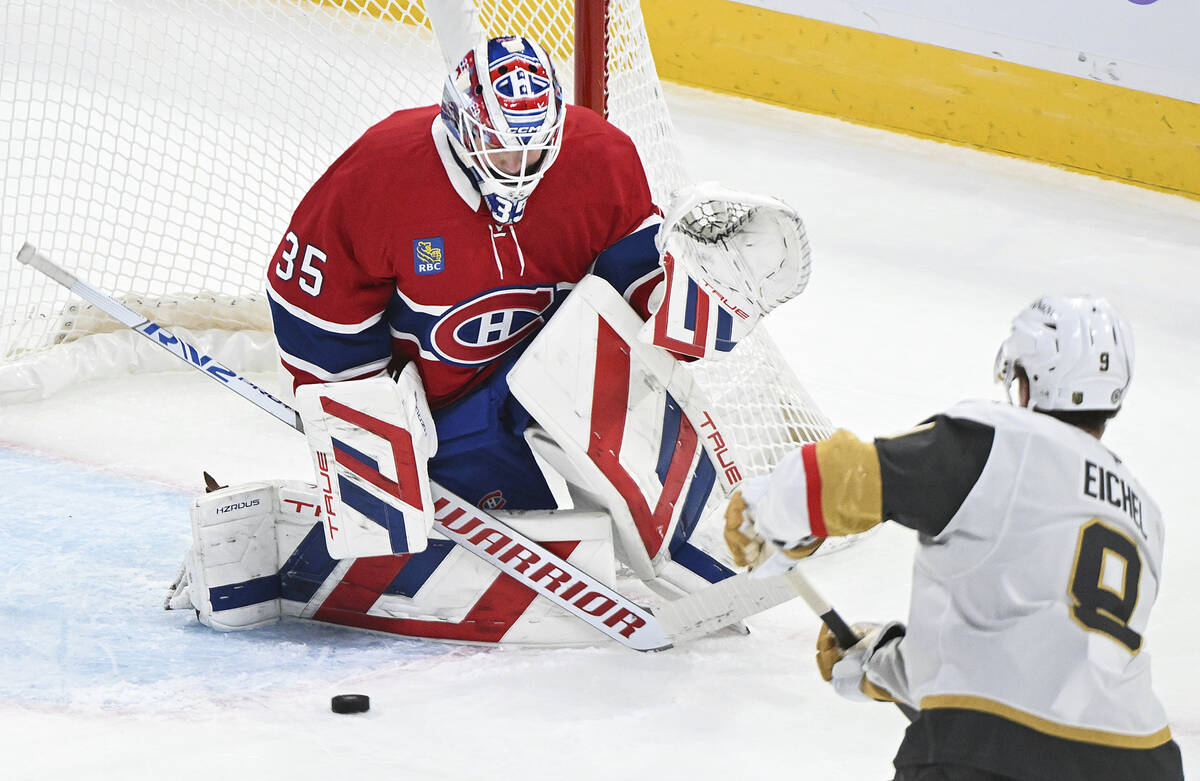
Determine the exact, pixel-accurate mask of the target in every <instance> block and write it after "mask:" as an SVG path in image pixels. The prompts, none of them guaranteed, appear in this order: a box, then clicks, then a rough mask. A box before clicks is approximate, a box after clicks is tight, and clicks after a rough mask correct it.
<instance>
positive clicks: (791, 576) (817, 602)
mask: <svg viewBox="0 0 1200 781" xmlns="http://www.w3.org/2000/svg"><path fill="white" fill-rule="evenodd" d="M783 568H786V571H785V572H783V574H782V575H768V574H766V573H769V572H772V571H776V572H777V571H778V570H780V569H783ZM756 572H760V573H763V574H762V575H761V576H760V577H762V579H763V580H772V579H777V578H784V579H786V580H787V583H788V586H789V587H790V588H792V589H793V590H794V592H795V595H796V596H798V597H800V599H802V600H804V604H806V605H808V609H809V610H811V611H812V612H813V613H815V614H816V616H817V618H819V619H821V623H823V624H825V626H827V627H829V631H830V632H832V633H833V639H834V640H836V641H837V644H838V648H841V649H842V650H843V651H845V650H847V649H849V648H851V647H852V646H854V645H856V644H857V643H858V641H859V640H861V639H862V638H861V637H859V636H858V634H857V633H856V632H855V631H854V630H853V629H851V628H850V625H849V624H847V623H846V621H845V619H843V618H842V616H841V614H840V613H838V612H837V610H835V609H834V607H833V605H831V604H829V602H828V600H826V599H825V597H823V596H821V594H820V592H818V591H817V589H816V587H815V586H814V585H813V584H812V582H811V581H809V579H808V578H806V577H804V573H802V572H800V568H799V567H797V566H796V560H795V559H792V558H790V557H788V556H787V555H786V554H784V553H782V552H778V553H776V554H775V555H774V556H772V557H771V558H769V559H767V560H766V561H765V562H763V563H762V564H761V565H760V566H759V568H758V569H757V570H756ZM751 577H752V578H753V577H754V575H751ZM896 707H897V708H899V709H900V712H901V713H903V714H904V715H905V716H906V717H907V718H908V720H909V721H913V720H915V719H916V718H917V714H918V713H919V711H917V710H916V709H915V708H913V707H912V706H910V705H907V704H906V703H903V702H900V701H899V700H896Z"/></svg>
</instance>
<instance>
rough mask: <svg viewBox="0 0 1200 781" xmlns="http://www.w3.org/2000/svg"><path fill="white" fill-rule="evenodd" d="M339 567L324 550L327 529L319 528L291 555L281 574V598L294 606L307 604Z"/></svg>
mask: <svg viewBox="0 0 1200 781" xmlns="http://www.w3.org/2000/svg"><path fill="white" fill-rule="evenodd" d="M336 566H337V560H336V559H333V558H331V557H330V556H329V549H328V548H327V547H326V546H325V526H324V525H323V524H320V523H318V524H316V525H315V526H313V527H312V528H311V529H309V530H308V534H306V535H304V539H303V540H301V541H300V544H299V545H297V546H296V550H294V551H292V555H291V556H289V557H288V560H287V561H285V562H284V563H283V568H282V569H281V570H279V595H280V596H281V597H283V598H284V599H290V600H293V601H295V602H308V601H309V600H310V599H312V597H313V594H315V593H317V589H319V588H320V587H321V584H322V583H324V582H325V579H326V578H328V577H329V575H330V573H332V572H333V568H334V567H336Z"/></svg>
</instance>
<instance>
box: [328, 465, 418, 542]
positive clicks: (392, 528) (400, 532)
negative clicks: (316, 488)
mask: <svg viewBox="0 0 1200 781" xmlns="http://www.w3.org/2000/svg"><path fill="white" fill-rule="evenodd" d="M338 491H340V492H341V494H342V501H343V502H344V503H345V504H346V506H348V507H351V508H353V509H355V510H357V511H358V512H360V513H362V514H363V515H365V516H367V517H368V518H370V519H371V520H372V521H375V523H377V524H379V525H380V526H382V527H383V528H385V529H387V531H388V539H389V540H390V541H391V545H392V552H393V553H406V552H407V551H408V537H407V536H406V535H405V533H404V513H402V512H400V510H398V509H396V508H395V507H392V506H391V505H390V504H388V503H387V502H384V501H382V500H380V499H377V498H376V497H375V496H374V495H372V494H370V493H367V491H365V490H364V489H362V488H360V487H359V486H357V485H355V484H354V483H352V482H350V481H349V480H347V479H346V478H345V477H343V476H342V475H338Z"/></svg>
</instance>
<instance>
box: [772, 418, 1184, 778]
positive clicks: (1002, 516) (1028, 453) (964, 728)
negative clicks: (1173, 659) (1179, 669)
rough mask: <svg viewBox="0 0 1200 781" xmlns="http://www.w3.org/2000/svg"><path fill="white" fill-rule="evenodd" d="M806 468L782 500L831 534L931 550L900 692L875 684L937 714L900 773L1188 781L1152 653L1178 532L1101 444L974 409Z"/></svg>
mask: <svg viewBox="0 0 1200 781" xmlns="http://www.w3.org/2000/svg"><path fill="white" fill-rule="evenodd" d="M801 452H802V458H803V467H801V468H802V470H803V472H804V474H805V475H806V477H804V478H803V479H798V478H797V477H796V476H795V475H794V473H793V474H792V476H791V477H790V478H785V480H786V482H784V483H782V484H781V485H793V486H795V490H797V491H804V494H803V495H792V494H789V495H788V496H787V497H786V498H785V497H784V496H782V495H781V496H780V497H779V500H780V501H786V502H793V503H795V502H806V503H807V506H808V508H809V516H810V527H811V529H812V532H813V533H814V534H816V535H817V536H829V535H844V534H851V533H856V532H860V531H864V530H866V529H868V528H870V527H871V526H874V525H875V524H876V523H877V522H879V520H880V519H881V518H886V519H891V520H893V521H896V522H897V523H900V524H902V525H904V526H907V527H909V528H911V529H914V530H916V531H918V532H919V533H920V543H921V544H920V545H919V547H918V551H917V554H916V557H915V561H914V569H913V596H912V605H911V614H910V616H909V622H908V631H907V634H906V636H905V637H904V638H903V639H902V640H901V641H900V644H899V646H898V649H899V655H900V657H901V658H902V664H900V663H899V662H898V663H897V664H898V666H899V668H900V669H901V670H902V672H901V673H899V674H898V675H897V676H895V677H896V678H897V680H898V681H899V683H897V681H896V680H891V678H892V676H891V675H888V674H886V673H884V672H879V673H877V674H876V673H873V671H872V670H868V677H869V678H870V679H871V680H872V682H873V683H876V684H877V685H881V686H884V687H885V688H889V690H890V691H891V692H892V694H893V695H896V696H897V697H898V698H900V699H903V700H906V701H907V702H909V703H910V704H912V705H914V706H917V707H920V709H921V715H920V716H919V717H918V718H917V720H916V721H914V722H913V723H912V724H911V725H910V726H909V728H908V731H907V733H906V735H905V739H904V742H903V743H902V745H901V747H900V749H899V751H898V753H897V755H896V760H895V762H896V765H897V767H915V766H921V765H927V764H932V763H944V764H959V765H964V766H968V767H975V768H981V769H985V770H988V771H991V772H993V773H999V774H1002V775H1006V776H1012V777H1014V778H1023V779H1026V778H1039V779H1041V778H1044V779H1054V781H1072V780H1074V779H1079V780H1080V781H1083V779H1099V778H1106V779H1117V778H1119V779H1174V778H1182V770H1181V767H1182V765H1181V760H1180V758H1179V749H1178V746H1177V745H1176V744H1175V742H1174V741H1172V740H1171V735H1170V730H1169V728H1168V726H1167V721H1166V714H1165V712H1164V711H1163V708H1162V706H1161V704H1160V703H1159V701H1158V699H1157V697H1156V696H1155V695H1154V693H1153V691H1152V689H1151V685H1150V660H1149V658H1148V655H1147V654H1146V653H1145V652H1144V651H1143V650H1142V646H1143V639H1144V633H1145V629H1146V624H1147V621H1148V618H1149V614H1150V609H1151V606H1152V605H1153V604H1154V600H1155V597H1156V595H1157V590H1158V584H1159V581H1160V578H1161V563H1162V552H1163V530H1162V519H1161V516H1160V513H1159V510H1158V508H1157V506H1156V505H1155V504H1154V502H1153V501H1152V500H1150V498H1149V497H1148V496H1147V494H1146V492H1145V491H1144V490H1143V489H1142V487H1141V486H1140V485H1139V484H1138V483H1137V481H1136V480H1135V479H1134V478H1133V476H1132V475H1131V474H1130V473H1129V471H1128V469H1127V468H1126V467H1125V465H1123V464H1122V463H1121V462H1120V461H1119V460H1118V459H1117V458H1116V456H1114V455H1113V454H1112V453H1111V452H1109V451H1108V450H1107V449H1106V448H1105V447H1104V446H1103V445H1102V444H1101V443H1100V441H1099V440H1097V439H1096V438H1095V437H1093V436H1091V435H1090V434H1088V433H1086V432H1084V431H1082V430H1080V429H1078V428H1076V427H1074V426H1071V425H1068V424H1066V423H1063V422H1061V421H1059V420H1056V419H1055V418H1053V417H1051V416H1049V415H1044V414H1041V413H1036V412H1033V411H1030V410H1026V409H1022V408H1020V407H1013V406H1009V405H1001V404H993V403H988V402H966V403H963V404H960V405H957V406H956V407H954V408H952V409H950V410H948V411H947V412H946V413H945V414H942V415H938V416H936V417H934V418H931V419H930V420H928V421H926V422H925V423H924V424H923V425H922V426H919V427H918V428H917V429H915V430H913V431H911V432H908V433H906V434H902V435H900V436H897V437H894V438H881V439H877V440H875V442H874V443H873V444H872V443H866V442H861V441H859V440H858V439H857V438H855V437H854V436H853V435H852V434H850V433H849V432H846V431H839V432H837V433H836V434H835V435H834V436H833V437H831V438H830V439H827V440H825V441H823V442H819V443H816V444H815V445H806V446H805V447H804V448H803V449H802V451H801ZM783 466H784V465H783V464H781V470H780V472H782V471H783V469H782V468H783ZM797 466H799V464H798V463H795V464H794V465H793V466H792V467H791V469H795V468H796V467H797ZM839 476H840V477H839ZM773 501H774V500H773ZM877 677H878V678H879V679H878V680H876V678H877ZM885 678H887V680H885ZM905 678H906V681H905V680H904V679H905ZM895 688H900V689H902V691H895ZM905 688H906V690H903V689H905Z"/></svg>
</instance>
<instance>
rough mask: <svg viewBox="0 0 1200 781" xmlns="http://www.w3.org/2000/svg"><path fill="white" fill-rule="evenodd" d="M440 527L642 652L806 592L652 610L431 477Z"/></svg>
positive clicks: (742, 595)
mask: <svg viewBox="0 0 1200 781" xmlns="http://www.w3.org/2000/svg"><path fill="white" fill-rule="evenodd" d="M17 260H19V261H20V262H21V263H23V264H24V265H27V266H30V267H31V268H33V269H35V270H37V271H39V272H41V273H42V274H45V275H46V276H48V277H49V278H51V279H53V280H54V281H55V282H57V283H59V284H60V285H62V286H63V287H65V288H67V289H68V290H70V291H71V292H73V293H75V294H76V295H78V296H80V297H81V298H83V299H84V300H86V301H87V302H89V303H90V304H92V305H93V306H95V307H96V308H97V309H100V310H101V311H103V312H105V313H107V314H108V315H110V316H111V317H113V318H114V319H116V320H117V321H119V322H121V323H122V324H124V325H126V326H128V327H129V328H131V329H133V330H134V331H137V332H138V333H140V334H141V335H142V336H144V337H146V338H147V339H149V340H151V341H153V342H155V343H156V344H158V345H159V346H160V347H162V348H163V349H165V350H166V351H167V352H169V353H171V354H172V355H174V356H175V357H177V358H179V359H180V360H182V361H185V362H186V363H188V364H189V365H191V366H192V367H193V368H195V369H197V370H198V371H201V372H203V373H205V374H207V375H208V376H209V377H211V378H212V379H214V380H216V381H218V382H220V383H221V384H222V385H224V386H225V387H227V388H229V389H230V390H232V391H233V392H234V393H237V394H238V395H239V396H241V397H242V398H244V399H246V400H247V401H250V402H251V403H253V404H254V405H255V406H257V407H259V408H260V409H262V410H265V411H266V412H268V413H270V414H271V415H272V416H274V417H275V418H277V419H278V420H281V421H283V422H284V423H286V424H288V425H289V426H291V427H292V428H294V429H296V430H297V431H300V432H303V430H304V426H303V424H302V423H301V420H300V416H299V414H298V413H297V412H296V410H294V409H293V408H292V407H290V406H289V405H288V404H286V403H285V402H283V401H282V400H280V399H278V398H276V397H275V396H274V395H272V394H271V393H269V392H267V391H265V390H263V389H262V388H260V387H259V386H257V385H255V384H254V383H253V382H251V381H250V380H247V379H246V378H244V377H242V376H241V375H240V374H238V373H237V372H235V371H233V370H232V369H230V368H228V367H226V366H224V365H222V364H221V363H219V362H217V361H216V360H214V359H213V358H211V357H210V356H208V355H205V354H204V353H203V352H201V351H200V350H198V349H197V348H196V347H194V346H192V345H191V344H189V343H187V342H186V341H184V340H183V339H180V338H179V337H177V336H175V335H174V334H172V333H171V332H170V331H168V330H167V329H165V328H163V327H162V326H160V325H158V324H157V323H154V322H152V321H150V320H149V319H148V318H145V317H143V316H142V315H140V314H138V313H137V312H134V311H133V310H132V309H130V308H128V307H127V306H125V305H124V304H122V303H120V302H119V301H117V300H115V299H113V298H112V297H110V296H108V295H105V294H104V293H102V292H101V291H99V290H97V289H96V288H94V287H92V286H90V285H88V284H87V283H86V282H83V281H82V280H80V279H79V278H77V277H76V276H75V275H74V274H72V273H70V272H69V271H67V270H66V269H64V268H62V267H61V266H59V265H57V264H55V263H54V262H53V261H51V260H50V259H49V258H47V257H46V256H45V255H43V254H41V253H39V252H38V251H37V249H36V248H35V247H34V246H33V245H31V244H28V243H26V244H25V245H24V246H23V247H21V250H20V251H19V252H18V253H17ZM431 488H432V491H433V499H434V505H435V508H436V509H435V513H436V514H435V522H434V525H435V526H436V527H437V529H438V530H439V531H440V532H441V533H442V534H444V535H445V536H446V537H447V538H448V539H450V540H452V541H454V542H455V543H456V544H458V545H460V546H462V547H464V548H466V549H467V550H468V551H470V552H471V553H473V554H474V555H476V556H479V557H480V558H482V559H483V560H485V561H487V562H488V563H489V564H491V565H492V566H494V567H496V568H497V569H499V570H500V571H501V572H503V573H504V574H506V575H509V576H510V577H512V578H513V579H515V580H516V581H517V582H519V583H521V584H522V585H524V586H526V587H528V588H530V589H532V590H533V591H534V592H535V593H536V594H538V595H539V596H542V597H544V598H546V599H548V600H550V601H551V602H552V603H554V604H555V605H557V606H558V607H560V608H562V609H563V610H565V611H567V612H568V613H570V614H572V615H574V616H576V617H578V618H579V619H581V620H583V621H584V622H586V623H587V624H589V625H591V626H592V627H594V628H595V629H597V630H599V631H600V632H602V633H604V634H605V635H607V636H608V637H610V638H612V639H613V640H616V641H617V642H618V643H620V644H622V645H624V646H626V647H627V648H632V649H634V650H637V651H659V650H664V649H666V648H670V647H672V646H673V645H675V644H676V643H680V642H686V641H688V640H692V639H695V638H698V637H701V636H703V635H706V634H709V633H711V632H713V631H716V630H717V629H720V628H722V627H725V626H728V625H730V624H733V623H735V622H737V621H740V620H741V619H743V618H746V617H748V616H751V615H754V614H756V613H759V612H762V611H763V610H766V609H767V608H770V607H774V606H775V605H778V604H781V603H782V602H785V601H787V600H789V599H792V598H793V597H795V596H798V595H802V594H801V592H800V591H798V590H796V588H795V586H794V585H793V582H792V578H794V577H802V576H799V573H784V574H782V575H773V576H770V577H765V578H764V577H759V578H752V577H751V576H750V575H749V574H748V573H743V574H740V575H735V576H734V577H731V578H727V579H725V580H723V581H720V582H718V583H715V584H713V585H711V586H707V587H705V588H703V589H700V590H698V591H696V592H694V593H692V594H688V595H686V596H684V597H681V598H679V599H677V600H674V601H672V602H668V603H666V604H664V605H662V606H661V607H659V608H657V610H656V611H655V612H651V611H650V610H648V609H647V608H645V607H642V606H641V605H638V604H637V603H635V602H633V601H632V600H630V599H628V598H627V597H625V596H624V595H622V594H620V593H618V592H617V591H615V590H614V589H612V588H610V587H608V586H607V585H605V584H604V583H602V582H601V581H599V580H597V579H596V578H594V577H592V576H591V575H589V574H587V573H586V572H583V571H582V570H580V569H579V568H578V567H575V566H574V565H572V564H570V563H568V562H566V561H565V560H563V559H561V558H559V557H558V556H555V555H554V554H552V553H550V552H549V551H548V550H546V549H545V548H543V547H542V546H541V545H539V544H538V543H536V542H533V541H532V540H530V539H528V538H527V537H525V536H524V535H522V534H520V533H519V532H517V531H516V530H515V529H513V528H511V527H510V526H509V525H508V524H505V523H503V522H502V521H500V520H498V519H497V518H495V517H494V516H492V515H491V514H489V513H487V512H485V511H483V510H481V509H479V508H478V507H475V506H474V505H472V504H470V503H469V502H467V501H465V500H464V499H462V498H461V497H459V496H457V495H456V494H454V493H453V492H451V491H448V490H446V489H445V488H443V487H442V486H440V485H438V484H437V483H436V482H432V481H431Z"/></svg>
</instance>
